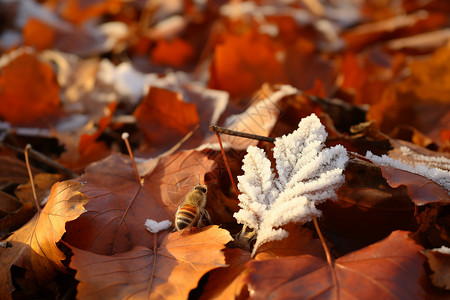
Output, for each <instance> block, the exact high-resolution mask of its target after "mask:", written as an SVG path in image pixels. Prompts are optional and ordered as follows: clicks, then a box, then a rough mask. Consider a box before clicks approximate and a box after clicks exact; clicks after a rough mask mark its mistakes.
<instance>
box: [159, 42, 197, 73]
mask: <svg viewBox="0 0 450 300" xmlns="http://www.w3.org/2000/svg"><path fill="white" fill-rule="evenodd" d="M193 55H194V49H193V47H192V46H191V45H190V44H189V43H187V42H186V41H184V40H182V39H180V38H178V37H176V38H174V39H173V40H159V41H158V42H157V43H156V46H155V49H154V50H153V52H152V57H151V59H152V62H154V63H155V64H160V65H169V66H173V67H182V66H184V65H186V63H188V62H189V60H190V59H191V58H192V57H193Z"/></svg>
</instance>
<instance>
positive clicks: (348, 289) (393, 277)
mask: <svg viewBox="0 0 450 300" xmlns="http://www.w3.org/2000/svg"><path fill="white" fill-rule="evenodd" d="M422 249H423V248H422V247H421V246H419V245H417V244H416V243H415V242H414V241H413V240H412V239H410V238H409V237H408V233H407V232H404V231H395V232H393V233H392V234H391V235H390V236H389V237H388V238H386V239H385V240H383V241H381V242H378V243H376V244H373V245H371V246H368V247H366V248H364V249H361V250H359V251H356V252H353V253H350V254H348V255H345V256H343V257H341V258H338V259H337V260H336V262H335V264H334V267H335V271H336V276H337V283H338V287H339V289H338V291H336V287H335V286H334V285H333V280H332V278H331V272H330V267H329V265H328V264H327V262H326V261H324V260H322V259H319V258H317V257H313V256H309V255H303V256H291V257H284V258H280V259H273V260H265V261H252V262H251V263H250V265H249V268H250V274H249V290H250V295H251V297H252V299H269V298H270V299H286V298H292V299H311V298H314V299H332V298H334V297H338V298H340V299H373V298H377V299H379V298H385V299H418V298H421V297H424V296H425V295H424V291H423V289H422V287H421V285H420V280H421V277H422V276H423V275H424V273H425V271H424V268H423V266H422V264H423V262H424V258H423V256H421V255H420V251H421V250H422Z"/></svg>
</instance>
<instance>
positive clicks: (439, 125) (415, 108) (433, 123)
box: [368, 46, 450, 146]
mask: <svg viewBox="0 0 450 300" xmlns="http://www.w3.org/2000/svg"><path fill="white" fill-rule="evenodd" d="M449 62H450V47H449V46H445V47H443V48H441V49H439V50H438V51H436V52H435V53H434V54H433V55H432V56H431V57H430V58H429V59H427V60H424V61H423V60H415V61H412V62H411V63H410V66H409V68H410V72H411V74H410V76H408V77H407V78H406V79H405V80H403V81H400V82H398V83H394V84H391V85H390V86H389V87H388V88H387V89H386V90H385V92H384V93H383V96H382V98H381V99H380V101H378V102H377V103H374V104H373V105H372V106H371V107H370V109H369V112H368V120H376V121H377V122H378V124H379V126H380V128H381V130H382V131H383V132H390V131H391V130H392V129H394V128H395V127H396V126H398V125H402V124H403V125H410V126H412V127H414V128H416V129H417V130H419V131H420V132H422V133H424V134H425V135H427V136H428V137H430V138H431V139H432V140H433V142H434V143H436V144H437V145H438V146H439V145H441V144H442V141H441V140H440V134H441V131H442V130H443V129H447V128H449V127H450V121H449V120H450V118H449V115H450V113H449V111H450V109H449V108H450V101H449V99H448V98H447V97H445V96H444V95H446V94H447V92H448V86H449V85H448V83H449V82H450V76H449V75H448V74H450V72H449V71H448V70H449V68H450V63H449Z"/></svg>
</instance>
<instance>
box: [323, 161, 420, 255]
mask: <svg viewBox="0 0 450 300" xmlns="http://www.w3.org/2000/svg"><path fill="white" fill-rule="evenodd" d="M345 176H346V178H345V183H344V184H343V185H342V186H341V188H340V189H339V191H338V197H339V200H338V201H327V202H325V203H323V204H321V205H320V210H322V211H323V217H322V218H321V219H320V221H321V224H322V226H323V228H324V229H325V231H327V232H329V233H325V235H326V236H327V237H329V239H330V240H331V241H332V242H333V243H334V244H335V248H336V249H337V251H339V252H340V253H348V252H349V251H354V250H356V249H360V248H361V247H364V246H367V245H370V244H372V243H374V242H377V241H379V240H381V239H383V238H385V237H386V236H388V235H389V234H390V233H391V232H392V231H394V230H399V229H400V230H410V231H415V230H417V223H416V219H415V217H414V204H413V203H412V202H411V199H410V198H409V197H408V195H407V193H406V192H407V191H406V189H405V188H397V189H394V188H392V187H390V186H389V185H388V184H387V183H386V180H385V179H384V178H383V176H382V174H381V171H380V169H379V168H378V167H377V166H375V165H373V164H371V163H370V162H367V161H363V160H361V159H350V160H349V164H348V165H347V167H346V170H345ZM392 220H395V222H392Z"/></svg>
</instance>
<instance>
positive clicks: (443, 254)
mask: <svg viewBox="0 0 450 300" xmlns="http://www.w3.org/2000/svg"><path fill="white" fill-rule="evenodd" d="M441 249H442V248H438V249H428V250H423V251H422V253H423V254H424V255H425V256H426V257H427V259H428V264H429V265H430V268H431V270H432V271H433V274H431V276H430V277H431V281H432V282H433V284H434V285H435V286H437V287H440V288H442V289H446V290H450V272H449V270H450V254H449V252H448V248H446V250H441Z"/></svg>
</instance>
